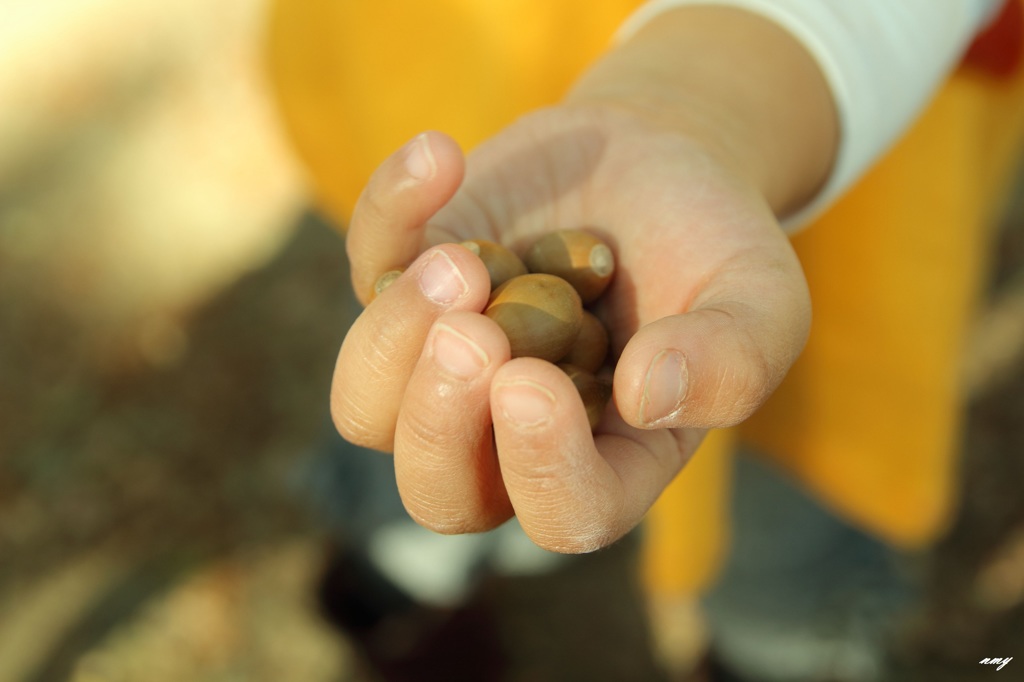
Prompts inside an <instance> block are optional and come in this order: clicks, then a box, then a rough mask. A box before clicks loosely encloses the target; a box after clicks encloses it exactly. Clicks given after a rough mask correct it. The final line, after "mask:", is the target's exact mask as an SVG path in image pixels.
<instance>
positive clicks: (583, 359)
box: [561, 310, 608, 372]
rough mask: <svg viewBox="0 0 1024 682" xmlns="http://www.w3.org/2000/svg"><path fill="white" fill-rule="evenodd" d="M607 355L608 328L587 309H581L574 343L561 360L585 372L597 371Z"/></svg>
mask: <svg viewBox="0 0 1024 682" xmlns="http://www.w3.org/2000/svg"><path fill="white" fill-rule="evenodd" d="M607 355H608V330H607V329H605V327H604V324H602V322H601V320H599V319H597V317H595V316H594V314H593V313H591V312H590V311H589V310H584V311H583V324H582V325H581V326H580V333H579V336H577V337H576V343H574V344H572V348H570V349H569V352H568V353H567V354H566V356H565V357H564V358H562V360H561V362H564V363H566V364H569V365H575V366H576V367H579V368H580V369H582V370H585V371H587V372H597V370H599V369H600V368H601V365H603V364H604V359H605V357H607Z"/></svg>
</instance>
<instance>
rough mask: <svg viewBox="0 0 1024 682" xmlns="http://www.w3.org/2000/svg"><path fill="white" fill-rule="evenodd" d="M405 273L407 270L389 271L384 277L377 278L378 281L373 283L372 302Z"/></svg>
mask: <svg viewBox="0 0 1024 682" xmlns="http://www.w3.org/2000/svg"><path fill="white" fill-rule="evenodd" d="M403 272H405V268H396V269H394V270H388V271H387V272H385V273H384V274H383V275H381V276H380V277H378V278H377V281H376V282H374V283H373V291H372V292H370V300H371V301H372V300H373V299H375V298H377V297H378V296H380V295H381V293H382V292H383V291H384V290H385V289H387V288H388V287H389V286H391V284H392V283H393V282H394V281H395V280H396V279H398V278H399V277H401V276H402V273H403Z"/></svg>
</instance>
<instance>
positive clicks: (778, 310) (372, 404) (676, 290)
mask: <svg viewBox="0 0 1024 682" xmlns="http://www.w3.org/2000/svg"><path fill="white" fill-rule="evenodd" d="M668 14H669V15H673V17H674V18H672V19H671V21H670V23H668V24H664V25H662V26H661V28H656V27H652V28H651V29H645V30H644V31H641V33H640V34H638V36H637V37H636V38H635V39H634V40H633V41H631V42H630V43H629V44H627V45H626V46H624V47H623V48H622V54H621V59H618V60H617V59H616V54H615V53H613V54H612V55H611V56H610V57H609V58H608V61H607V62H606V63H602V64H598V65H597V66H596V67H595V71H594V72H592V73H591V74H590V75H589V76H587V77H586V78H584V80H583V81H582V83H581V86H580V88H578V89H577V91H576V92H574V93H573V94H572V95H571V96H570V98H569V99H568V101H567V102H566V103H565V104H563V105H560V106H556V107H551V108H549V109H543V110H540V111H536V112H534V113H532V114H530V115H528V116H526V117H524V118H522V119H521V120H519V121H518V122H516V123H515V124H514V125H512V126H510V127H508V128H507V129H505V130H504V131H502V132H501V133H500V134H499V135H497V136H495V137H493V138H492V139H490V140H489V141H487V142H486V143H484V144H483V145H481V146H480V147H479V148H477V149H476V150H474V151H473V153H472V154H470V155H469V157H468V158H464V157H463V154H462V152H461V150H460V149H459V148H458V146H457V145H456V144H455V143H454V141H452V140H451V139H450V138H448V137H446V136H445V135H443V134H441V133H436V132H430V133H425V134H423V135H421V136H419V137H417V138H416V139H414V140H412V141H410V142H409V143H408V144H407V145H406V146H405V147H404V148H403V149H401V150H399V151H398V152H397V153H396V154H395V155H393V156H392V157H391V158H389V159H388V160H387V161H385V162H384V163H383V164H382V165H381V167H380V168H379V169H378V170H377V172H376V173H375V174H374V176H373V177H372V178H371V180H370V182H369V184H368V185H367V188H366V190H365V191H364V193H363V196H362V197H361V199H360V201H359V204H358V205H357V207H356V210H355V213H354V215H353V218H352V222H351V226H350V229H349V233H348V241H347V249H348V255H349V258H350V260H351V264H352V278H353V284H354V286H355V290H356V292H357V294H358V295H359V296H360V298H361V299H362V301H363V302H364V303H366V302H367V301H368V300H369V294H370V291H371V290H372V287H373V283H374V281H375V280H376V278H377V277H378V276H379V275H380V274H381V273H383V272H385V271H387V270H391V269H393V268H395V267H398V266H406V265H408V266H409V267H408V269H407V270H406V271H405V273H404V274H403V275H402V276H401V277H400V278H399V279H398V280H397V281H395V283H394V284H392V285H391V286H390V287H389V288H388V289H387V290H385V291H384V292H383V293H382V294H381V295H380V296H378V297H377V298H376V299H375V300H374V301H373V302H372V303H371V304H369V305H368V306H367V308H366V310H365V311H364V312H363V314H362V315H361V316H360V317H359V318H358V319H357V321H356V322H355V324H354V325H353V327H352V329H351V330H350V332H349V334H348V335H347V337H346V339H345V341H344V344H343V345H342V348H341V351H340V353H339V357H338V362H337V365H336V368H335V376H334V384H333V388H332V396H331V403H332V414H333V416H334V420H335V424H336V425H337V427H338V429H339V431H340V433H341V434H342V435H343V436H344V437H345V438H347V439H348V440H350V441H352V442H354V443H357V444H360V445H363V446H367V447H371V448H375V449H379V450H384V451H393V452H394V456H395V471H396V477H397V482H398V488H399V492H400V494H401V496H402V500H403V502H404V504H405V506H406V509H407V510H408V511H409V513H410V515H411V516H412V517H413V518H415V519H416V520H417V521H418V522H419V523H421V524H422V525H424V526H426V527H428V528H432V529H434V530H436V531H438V532H442V533H464V532H475V531H482V530H486V529H489V528H493V527H495V526H497V525H499V524H500V523H502V522H504V521H505V520H507V519H508V518H509V517H510V516H511V515H512V514H515V515H516V516H517V517H518V519H519V521H520V523H521V525H522V527H523V529H524V530H525V531H526V533H527V534H528V535H529V536H530V537H531V538H532V539H533V540H534V541H535V542H536V543H537V544H538V545H540V546H542V547H545V548H547V549H551V550H554V551H561V552H586V551H592V550H595V549H598V548H600V547H604V546H607V545H608V544H610V543H612V542H614V541H615V540H617V539H618V538H620V537H621V536H622V535H624V534H625V533H627V532H628V531H629V530H630V529H631V528H633V527H634V526H635V525H636V524H637V523H639V521H640V519H641V518H642V517H643V515H644V513H645V512H646V511H647V509H649V507H650V506H651V504H653V502H654V501H655V499H657V497H658V495H659V494H660V492H661V491H662V490H663V489H664V488H665V486H666V485H668V483H669V482H670V481H671V480H672V478H673V477H674V476H675V475H676V474H677V473H678V472H679V470H680V469H681V468H682V467H683V466H684V465H685V463H686V461H687V460H688V459H689V457H690V456H692V454H693V452H694V450H695V449H696V447H697V445H698V444H699V443H700V440H701V439H702V437H703V434H704V432H705V430H706V429H708V428H713V427H722V426H729V425H732V424H735V423H738V422H739V421H742V420H743V419H744V418H746V417H747V416H749V415H750V413H751V412H752V411H753V410H755V409H756V408H757V407H758V406H760V404H761V403H762V402H763V401H764V400H765V399H766V398H767V397H768V395H769V394H770V393H771V391H772V390H773V389H774V388H775V387H776V386H777V385H778V383H779V382H780V381H781V379H782V377H783V376H784V375H785V373H786V371H787V370H788V368H789V367H790V365H791V364H792V363H793V361H794V360H795V359H796V357H797V355H798V354H799V352H800V350H801V348H802V346H803V343H804V341H805V339H806V335H807V332H808V327H809V322H810V303H809V299H808V294H807V290H806V284H805V282H804V278H803V275H802V272H801V269H800V265H799V263H798V262H797V259H796V257H795V255H794V253H793V251H792V249H791V248H790V246H789V242H788V239H787V238H786V236H785V235H784V234H783V233H782V231H781V230H780V229H779V227H778V223H777V221H776V217H775V213H774V212H773V208H775V209H776V210H779V209H780V207H786V206H792V205H794V204H795V203H796V202H797V200H796V199H795V198H794V197H799V196H800V195H801V194H804V195H806V194H807V192H808V187H810V188H813V187H815V186H816V185H817V184H820V182H821V180H822V179H823V177H817V178H814V177H811V178H805V177H797V176H798V174H799V173H804V172H806V169H807V168H813V167H814V165H815V164H814V163H811V162H800V163H794V164H790V165H789V166H788V167H780V168H779V169H778V170H779V171H780V172H783V171H784V172H785V173H789V174H790V176H791V177H786V178H782V179H780V178H779V177H778V176H777V175H775V174H766V173H765V172H764V168H765V159H764V156H765V155H766V154H767V155H769V156H770V155H771V154H772V153H774V152H773V151H772V150H773V149H774V147H773V145H774V143H775V142H774V140H772V141H771V142H768V143H764V145H762V143H761V141H760V140H759V135H760V132H759V131H760V123H759V124H757V125H756V126H755V127H754V130H753V131H750V130H747V129H745V128H743V127H742V126H740V125H739V124H738V123H737V122H738V121H742V120H743V119H742V117H739V116H734V117H732V118H722V117H719V116H718V115H717V114H715V115H714V116H712V115H709V113H710V112H717V111H723V112H725V111H731V107H733V106H735V104H734V103H731V102H725V103H723V102H721V101H720V99H721V98H718V99H716V97H718V96H717V95H716V94H715V93H714V92H712V93H707V92H704V91H702V89H701V88H702V87H703V86H701V84H700V79H696V80H692V82H686V79H683V82H684V84H685V88H686V89H687V92H688V93H690V94H688V95H687V97H686V98H679V99H678V100H677V102H678V103H679V105H680V106H679V108H676V109H674V108H673V105H671V104H664V103H663V104H659V105H657V106H654V105H652V102H654V99H652V98H650V97H647V96H646V95H644V94H643V93H642V91H637V90H636V88H637V87H638V86H637V83H636V81H637V78H636V76H635V74H636V73H643V74H648V75H650V76H651V83H650V85H651V88H652V91H653V92H656V93H661V92H662V91H665V90H666V89H668V90H671V89H673V88H678V87H683V86H680V85H679V84H676V83H666V82H663V80H662V78H661V76H658V75H657V74H656V73H654V72H652V71H651V69H650V68H649V67H650V66H651V64H645V60H647V59H654V60H655V61H656V62H657V63H658V64H661V63H662V61H663V60H664V59H665V58H666V55H665V53H664V50H665V49H668V47H666V43H672V42H674V41H676V36H677V34H679V33H681V32H683V31H692V30H695V29H696V28H699V27H694V26H692V25H690V24H686V25H685V26H684V28H683V29H680V28H679V27H678V26H675V27H674V28H672V23H671V22H674V21H675V20H676V19H678V15H680V14H682V13H681V12H670V13H668ZM715 17H718V15H715ZM745 17H746V15H743V17H741V19H745ZM718 18H720V17H718ZM734 19H736V17H734ZM653 23H659V22H653ZM764 24H765V22H763V21H761V20H756V21H755V25H754V26H753V27H752V28H750V30H751V31H753V32H754V34H757V30H758V29H760V30H764V31H766V32H767V33H768V35H769V36H770V38H771V40H769V41H768V43H769V45H768V47H773V41H780V40H781V41H782V42H783V43H785V41H787V40H789V39H788V37H787V36H785V35H784V34H782V35H780V32H779V31H778V29H776V28H775V27H774V26H770V25H768V26H765V25H764ZM663 29H664V30H665V31H666V33H661V31H662V30H663ZM669 29H671V30H669ZM730 30H731V29H730ZM741 37H742V40H743V44H744V45H748V46H749V41H750V36H749V35H743V36H741ZM652 46H655V47H657V48H658V49H656V50H653V51H652ZM726 47H728V46H726ZM763 47H764V46H759V47H758V49H761V48H763ZM790 48H791V49H792V45H790ZM787 54H788V53H787ZM651 55H653V57H652V56H651ZM789 56H790V57H791V56H792V55H789ZM797 56H799V53H797ZM787 58H789V57H787ZM682 63H684V64H685V62H682ZM785 68H787V69H789V68H790V67H789V66H786V67H785ZM669 73H670V74H671V75H672V77H677V74H674V73H673V72H671V71H670V72H669ZM810 73H811V74H812V75H816V74H817V72H816V71H814V70H813V69H812V70H811V72H810ZM628 74H633V77H632V82H629V83H628V84H625V85H624V83H625V81H624V80H623V79H624V78H626V75H628ZM708 77H709V76H708V74H704V75H703V76H701V78H708ZM711 80H712V81H713V88H712V90H715V89H721V88H722V85H721V83H718V82H714V79H711ZM740 80H742V79H740ZM691 95H693V96H697V95H704V96H703V99H702V100H701V101H702V102H704V104H703V105H702V106H701V107H699V108H694V107H692V106H691V105H690V104H689V99H688V98H689V97H690V96H691ZM660 96H661V94H657V97H660ZM824 102H825V103H826V105H827V104H828V103H829V100H828V98H827V95H826V97H825V98H824ZM780 105H786V100H781V101H780ZM688 108H690V109H695V111H697V113H696V114H694V115H692V116H691V115H688V114H687V113H686V110H687V109H688ZM827 113H828V112H826V114H827ZM763 115H767V116H769V118H772V117H774V116H777V117H778V119H779V120H784V116H783V115H782V114H772V113H771V112H766V111H764V109H762V110H760V111H759V116H763ZM798 118H799V117H798ZM719 119H721V120H722V122H723V125H722V126H719V124H718V123H716V121H718V120H719ZM759 120H760V119H759ZM776 134H779V133H778V131H776ZM738 141H742V142H744V144H743V145H741V146H737V143H738ZM794 156H799V155H797V154H794ZM808 158H810V155H808ZM829 159H830V157H829ZM819 165H820V164H819ZM823 167H824V169H825V170H823V171H822V173H824V172H827V168H828V163H825V164H823ZM767 178H770V179H767ZM766 197H767V198H766ZM561 228H586V229H588V230H591V231H593V232H594V233H595V234H597V235H598V236H600V237H601V238H602V239H603V240H605V241H606V242H607V243H608V244H609V246H610V247H611V248H612V250H613V251H614V253H615V256H616V262H617V267H618V269H617V274H616V277H615V279H614V280H613V283H612V285H611V287H610V288H609V290H608V291H607V292H606V293H605V295H604V297H603V298H602V299H601V301H600V303H599V305H598V306H597V308H596V313H597V315H598V316H599V317H600V318H602V320H603V321H604V323H605V324H606V325H607V326H608V328H609V329H610V331H611V345H612V355H613V356H614V357H615V358H617V364H616V369H615V374H614V395H613V401H612V404H611V405H610V406H609V408H608V410H607V412H606V414H605V417H604V419H603V421H602V423H601V424H600V425H599V427H598V429H597V430H596V431H595V432H594V433H593V434H592V433H591V430H590V427H589V424H588V421H587V417H586V414H585V411H584V408H583V405H582V402H581V401H580V399H579V396H578V394H577V393H576V390H575V388H574V387H573V385H572V382H571V381H570V380H569V378H568V377H567V376H566V375H565V374H564V373H562V372H561V370H559V369H558V368H556V367H555V366H554V365H552V364H550V363H547V362H543V361H540V360H537V359H535V358H518V359H514V360H510V354H509V347H508V341H507V339H506V338H505V337H504V334H503V333H502V332H501V330H500V329H499V328H498V327H497V325H496V324H495V323H494V322H493V321H491V320H490V319H488V318H487V317H485V316H484V315H482V314H481V313H482V311H483V308H484V306H485V305H486V302H487V298H488V294H489V279H488V275H487V272H486V269H485V268H484V266H483V264H482V263H481V262H480V261H479V259H477V258H476V257H475V256H474V255H473V254H472V253H470V252H469V251H468V250H467V249H464V248H463V247H461V246H458V245H457V244H452V243H450V242H458V241H462V240H464V239H471V238H483V239H490V240H493V241H498V242H501V243H503V244H505V245H507V246H509V247H511V248H512V249H514V250H517V251H519V252H522V251H523V250H524V249H525V248H526V247H527V246H528V245H529V244H530V243H532V242H533V241H535V240H536V239H537V238H538V237H539V236H540V235H542V234H543V233H545V232H547V231H551V230H555V229H561Z"/></svg>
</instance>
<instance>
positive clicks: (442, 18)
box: [268, 0, 1024, 592]
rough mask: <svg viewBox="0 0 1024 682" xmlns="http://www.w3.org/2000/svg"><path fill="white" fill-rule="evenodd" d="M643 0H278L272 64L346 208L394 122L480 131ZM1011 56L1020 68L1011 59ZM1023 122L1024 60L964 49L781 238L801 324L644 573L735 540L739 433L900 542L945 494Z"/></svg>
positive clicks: (316, 177) (323, 177)
mask: <svg viewBox="0 0 1024 682" xmlns="http://www.w3.org/2000/svg"><path fill="white" fill-rule="evenodd" d="M639 4H640V2H639V0H606V1H603V2H590V1H587V0H558V1H552V0H487V2H480V1H479V0H433V1H432V2H429V3H415V2H398V1H396V0H373V2H369V1H363V2H360V1H356V0H351V1H347V2H338V1H337V0H278V1H277V2H276V3H275V4H274V6H273V8H272V11H271V16H270V22H269V32H268V55H269V60H268V64H269V72H270V75H271V82H272V84H273V87H274V89H275V91H276V95H277V99H278V102H279V105H280V109H281V112H282V114H283V119H284V121H285V123H286V125H287V127H288V130H289V132H290V134H291V136H292V139H293V141H294V144H295V147H296V149H297V150H298V152H299V154H300V156H301V157H302V158H303V159H304V160H305V162H306V164H307V167H308V169H309V172H310V178H311V181H312V183H313V185H314V187H315V189H316V191H317V193H318V197H319V200H320V201H321V202H322V204H323V205H324V207H325V208H326V209H327V211H328V212H329V213H330V214H332V215H333V216H334V217H335V218H336V219H337V220H338V222H339V224H342V223H344V221H345V220H346V218H347V216H348V214H349V212H350V211H351V208H352V206H353V205H354V203H355V200H356V198H357V196H358V194H359V192H360V191H361V189H362V186H363V185H364V184H365V182H366V179H367V178H368V177H369V175H370V173H371V172H372V171H373V170H374V168H376V166H377V165H378V164H379V163H380V162H381V161H383V159H384V158H386V157H387V156H388V155H389V154H390V153H391V152H393V151H394V150H395V149H397V148H398V147H399V146H401V144H402V143H404V142H405V141H406V140H407V139H409V138H411V137H412V136H414V135H415V134H417V133H419V132H421V131H422V130H425V129H438V130H443V131H445V132H447V133H449V134H451V135H452V136H453V137H455V138H456V139H457V140H458V141H459V142H460V143H461V144H462V145H463V147H464V148H472V147H473V146H474V145H476V144H477V143H478V142H480V141H481V140H483V139H485V138H486V137H488V136H490V135H492V134H494V133H495V132H497V131H498V130H500V129H501V128H502V127H504V126H505V125H507V124H508V123H510V122H511V121H512V120H514V119H515V118H516V117H517V116H519V115H520V114H522V113H524V112H526V111H529V110H531V109H534V108H537V107H540V106H544V105H548V104H552V103H554V102H557V101H558V100H559V99H560V98H561V96H562V94H563V93H564V92H565V91H566V89H567V88H568V87H569V85H570V84H571V83H572V82H573V81H574V80H575V79H576V77H577V76H578V75H579V74H580V72H581V71H582V70H583V69H584V68H585V67H586V66H587V65H588V64H589V63H591V62H592V61H593V60H594V59H595V58H596V57H597V56H598V55H599V54H600V53H601V52H602V51H603V50H605V49H607V47H608V45H609V41H610V40H611V37H612V34H613V32H614V30H615V28H616V27H618V26H619V25H620V24H621V23H622V21H623V20H624V19H625V17H626V16H628V15H629V13H630V12H632V11H633V10H634V9H635V8H636V6H637V5H639ZM1018 71H1024V69H1019V70H1018ZM1022 133H1024V73H1016V74H1014V75H1013V76H1012V77H1002V78H996V77H993V76H992V75H989V74H986V73H982V72H979V71H974V70H970V69H961V70H959V71H958V72H957V73H956V74H954V75H953V76H952V77H951V78H950V79H949V81H948V83H947V84H946V85H945V87H944V89H943V90H942V92H941V93H940V94H939V96H938V97H937V99H936V100H935V101H934V102H933V103H932V104H931V106H930V107H929V108H928V110H927V111H926V112H925V114H924V115H923V117H922V118H921V119H920V120H919V121H918V122H917V124H916V125H915V126H914V127H913V129H912V130H911V131H910V132H909V133H908V134H907V135H906V136H905V137H904V138H903V139H902V140H901V141H900V142H899V144H898V145H897V146H896V147H895V148H894V149H893V150H892V151H891V152H890V153H889V154H888V155H887V156H886V157H885V158H884V159H883V160H882V161H881V162H880V163H879V164H878V165H877V166H876V167H875V168H874V169H873V170H872V171H871V172H870V173H869V174H868V175H867V176H866V177H865V178H863V180H862V181H861V182H859V183H858V184H857V185H856V186H855V187H854V188H853V190H852V191H851V192H849V193H848V195H847V196H846V197H845V198H843V199H842V200H841V201H840V202H839V203H838V204H837V205H836V206H834V207H833V208H832V209H830V210H829V211H828V213H827V214H826V215H824V216H823V217H822V218H821V219H820V220H818V221H817V223H816V224H815V225H813V226H811V227H809V228H807V229H806V230H804V231H803V232H802V233H801V234H800V235H798V236H797V237H795V238H794V244H795V246H796V248H797V251H798V253H799V254H800V257H801V260H802V262H803V265H804V268H805V271H806V273H807V278H808V281H809V284H810V287H811V294H812V300H813V303H814V316H815V317H814V325H813V329H812V332H811V338H810V341H809V344H808V346H807V348H806V350H805V351H804V353H803V355H802V356H801V358H800V360H799V361H798V362H797V364H796V365H795V366H794V367H793V370H792V371H791V372H790V374H789V376H788V378H787V379H786V381H785V382H784V384H783V386H782V387H781V388H780V389H779V391H778V392H777V393H776V395H775V396H774V397H773V398H772V399H771V400H770V402H769V403H768V404H767V405H766V406H765V407H764V408H763V409H762V410H761V411H760V412H759V413H758V414H757V415H756V416H755V417H754V418H753V419H751V420H750V421H749V422H747V423H746V424H744V425H743V426H742V427H741V428H739V429H737V430H736V431H735V432H732V431H730V432H719V433H715V434H712V436H711V437H710V438H709V439H708V441H707V442H706V443H705V445H704V446H703V447H702V450H701V452H700V453H699V454H698V456H697V457H695V458H694V460H693V461H692V462H691V464H690V465H689V467H688V468H687V469H686V471H684V472H683V474H682V475H680V476H679V478H678V479H677V481H676V482H675V483H673V485H672V486H671V487H670V488H669V489H668V490H667V491H666V493H665V494H664V495H663V497H662V499H661V500H660V501H659V502H658V504H657V506H656V507H655V509H654V510H652V512H651V514H650V516H649V519H648V528H649V533H648V537H649V538H650V539H651V542H649V543H648V550H647V570H648V582H649V585H650V587H651V589H653V590H661V591H674V592H682V591H692V590H696V589H700V588H701V587H703V586H704V585H705V584H706V583H707V582H708V580H709V579H710V578H711V577H712V576H713V575H714V573H715V569H716V567H717V564H718V562H719V561H720V559H721V556H722V553H723V548H724V547H725V545H726V542H725V539H726V536H727V528H728V523H727V521H728V520H727V518H726V510H725V500H726V497H727V493H728V484H729V458H730V451H731V449H732V445H733V444H734V442H735V439H736V438H737V437H740V438H743V439H745V440H747V441H749V442H750V443H751V444H752V445H753V446H754V447H755V448H756V449H757V450H758V451H761V452H764V453H765V454H766V455H767V456H769V457H770V458H771V459H772V460H773V461H775V462H776V463H777V464H778V465H779V466H781V467H783V468H784V469H786V470H787V471H789V472H791V473H792V474H793V475H794V476H795V477H797V479H799V480H800V481H801V482H802V483H803V484H804V485H805V486H806V487H807V488H808V489H809V490H810V491H811V492H812V493H813V494H815V495H816V496H817V497H818V498H819V500H820V501H821V502H822V503H823V504H824V505H826V506H828V507H829V508H831V509H832V510H834V511H835V512H836V513H839V514H841V515H842V516H844V517H845V518H847V519H848V520H849V521H850V522H852V523H854V524H856V525H858V526H860V527H861V528H863V529H865V530H867V531H870V532H873V533H874V534H876V535H877V536H879V537H881V538H883V539H885V540H887V541H889V542H892V543H894V544H897V545H900V546H904V547H915V546H921V545H923V544H926V543H928V542H930V541H931V540H933V539H934V538H935V537H936V536H937V535H938V534H939V533H941V532H942V531H943V529H944V528H945V526H946V524H947V522H948V521H949V519H950V516H951V513H952V511H953V510H954V508H955V498H956V489H957V486H956V465H957V459H956V454H957V447H958V442H959V433H960V424H961V393H960V390H959V386H958V379H959V367H960V358H961V350H962V346H963V341H964V332H965V329H966V326H967V324H968V321H969V319H970V317H971V315H972V313H973V311H974V304H975V300H976V298H977V295H978V290H979V285H980V283H981V282H982V281H983V275H984V272H985V265H986V263H985V260H986V249H985V247H986V245H987V243H988V241H989V235H990V231H989V228H990V226H991V225H992V224H993V222H994V221H993V214H994V211H995V210H997V208H998V207H999V205H1000V204H999V199H1000V197H1001V196H1002V195H1003V194H1004V193H1005V190H1006V187H1007V182H1008V179H1009V177H1010V174H1011V171H1012V170H1013V164H1014V162H1015V161H1016V159H1017V151H1018V149H1019V147H1020V141H1021V138H1022Z"/></svg>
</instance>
